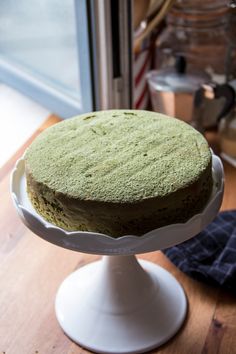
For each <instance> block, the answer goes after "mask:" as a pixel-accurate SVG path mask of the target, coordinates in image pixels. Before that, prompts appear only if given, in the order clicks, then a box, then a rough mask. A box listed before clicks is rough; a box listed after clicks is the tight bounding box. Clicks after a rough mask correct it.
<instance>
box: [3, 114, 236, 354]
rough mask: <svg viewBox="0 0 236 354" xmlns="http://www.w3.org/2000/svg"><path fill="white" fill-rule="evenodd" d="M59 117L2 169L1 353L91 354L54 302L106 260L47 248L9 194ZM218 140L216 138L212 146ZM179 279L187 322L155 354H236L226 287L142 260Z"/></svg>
mask: <svg viewBox="0 0 236 354" xmlns="http://www.w3.org/2000/svg"><path fill="white" fill-rule="evenodd" d="M58 121H59V119H58V118H57V117H54V116H51V117H49V118H48V119H47V121H46V122H45V124H44V125H43V126H42V127H41V128H40V129H38V130H37V132H36V133H35V134H34V135H33V136H32V138H31V139H30V140H29V141H28V142H26V144H25V145H24V146H23V147H22V148H21V149H19V151H18V152H17V153H16V154H15V155H14V156H13V157H12V159H10V160H9V161H8V163H7V164H5V166H4V167H3V168H2V169H1V170H0V196H1V197H0V198H1V208H0V264H1V267H0V286H1V287H0V289H1V290H0V320H1V321H0V354H1V353H2V354H3V353H4V354H36V353H38V354H51V353H52V354H54V353H57V354H85V353H89V352H88V351H86V350H84V349H82V348H80V347H79V346H78V345H76V344H75V343H73V342H72V341H71V340H70V339H68V338H67V337H66V335H65V334H64V333H63V332H62V330H61V328H60V327H59V324H58V322H57V320H56V317H55V312H54V300H55V295H56V292H57V289H58V287H59V285H60V284H61V282H62V281H63V280H64V278H65V277H66V276H67V275H69V274H70V273H71V272H72V271H74V270H75V269H77V268H79V267H81V266H83V265H84V264H87V263H89V262H92V261H94V260H97V259H98V258H99V257H98V256H91V255H86V254H82V253H77V252H73V251H69V250H66V249H62V248H59V247H57V246H54V245H52V244H50V243H47V242H46V241H43V240H42V239H40V238H39V237H37V236H36V235H34V234H33V233H32V232H31V231H29V230H28V229H27V228H26V227H25V226H24V225H23V223H22V222H21V220H20V218H19V217H18V215H17V212H16V211H15V209H14V207H13V204H12V200H11V196H10V193H9V175H10V172H11V170H12V168H13V166H14V164H15V161H16V160H17V159H18V158H19V157H20V156H21V155H22V153H23V151H24V150H25V148H26V147H27V146H28V144H29V143H30V142H31V141H32V140H33V139H34V138H35V137H36V135H37V134H39V133H40V132H41V131H42V130H43V129H45V128H46V127H47V126H49V125H51V124H54V123H56V122H58ZM210 140H211V139H210ZM224 167H225V175H226V180H225V195H224V201H223V205H222V210H226V209H233V208H236V197H235V195H236V169H234V168H233V167H231V166H230V165H228V164H227V163H225V164H224ZM140 258H143V259H147V260H149V261H152V262H154V263H158V264H159V265H161V266H162V267H164V268H165V269H167V270H168V271H169V272H171V273H172V274H173V275H174V276H175V277H176V278H177V279H178V280H179V281H180V283H181V284H182V285H183V287H184V289H185V292H186V294H187V297H188V315H187V318H186V321H185V323H184V325H183V327H182V328H181V330H180V331H179V332H178V333H177V335H176V336H175V337H174V338H172V339H171V340H170V341H169V342H168V343H166V344H165V345H163V346H161V347H160V348H158V349H156V350H153V351H152V352H151V353H162V354H200V353H201V354H234V353H236V298H235V297H233V296H232V295H230V294H228V293H226V292H224V291H223V290H222V289H219V288H211V287H208V286H206V285H204V284H202V283H199V282H197V281H194V280H193V279H191V278H189V277H188V276H186V275H185V274H183V273H182V272H180V271H179V270H178V269H177V268H176V267H175V266H173V265H172V264H171V263H170V262H169V261H168V260H167V258H166V257H165V256H164V255H163V254H162V253H161V252H159V251H158V252H152V253H148V254H143V255H140Z"/></svg>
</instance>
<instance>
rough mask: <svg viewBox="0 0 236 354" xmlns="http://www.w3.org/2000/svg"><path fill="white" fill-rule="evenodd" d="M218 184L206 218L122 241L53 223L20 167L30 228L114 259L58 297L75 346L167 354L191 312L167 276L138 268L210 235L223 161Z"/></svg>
mask: <svg viewBox="0 0 236 354" xmlns="http://www.w3.org/2000/svg"><path fill="white" fill-rule="evenodd" d="M213 178H214V188H213V192H212V195H211V197H210V199H209V201H208V203H207V205H206V206H205V208H204V210H203V211H202V213H200V214H197V215H195V216H194V217H192V218H191V219H190V220H189V221H188V222H186V223H185V224H175V225H170V226H166V227H162V228H159V229H156V230H152V231H150V232H148V233H147V234H145V235H143V236H141V237H140V236H134V235H127V236H123V237H120V238H118V239H114V238H112V237H110V236H108V235H103V234H97V233H91V232H66V231H65V230H63V229H60V228H58V227H55V226H53V225H52V224H49V223H48V222H46V221H45V220H44V219H43V218H42V217H40V216H39V215H38V214H37V213H36V211H35V210H34V209H33V208H32V206H31V204H30V202H29V200H28V198H27V194H26V181H25V173H24V160H23V159H21V160H19V161H18V162H17V164H16V167H15V170H14V171H13V173H12V179H11V192H12V196H13V200H14V204H15V206H16V209H17V210H18V213H19V215H20V217H21V218H22V221H23V222H24V223H25V225H26V226H27V227H28V228H29V229H31V230H32V231H33V232H34V233H35V234H37V235H38V236H40V237H41V238H43V239H44V240H47V241H49V242H51V243H54V244H56V245H58V246H61V247H64V248H68V249H71V250H75V251H79V252H85V253H93V254H101V255H106V256H104V257H103V258H102V260H101V261H98V262H94V263H92V264H89V265H86V266H84V267H82V268H80V269H79V270H77V271H75V272H73V273H72V274H71V275H69V276H68V277H67V278H66V279H65V280H64V281H63V283H62V284H61V286H60V288H59V290H58V293H57V296H56V304H55V309H56V316H57V319H58V321H59V323H60V325H61V327H62V329H63V330H64V332H65V333H66V334H67V335H68V336H69V337H70V338H71V339H72V340H73V341H75V342H76V343H78V344H80V345H81V346H82V347H85V348H87V349H89V350H92V351H94V352H97V353H102V354H106V353H109V354H110V353H112V354H118V353H135V354H137V353H142V352H145V351H148V350H151V349H153V348H155V347H158V346H160V345H161V344H163V343H164V342H166V341H167V340H168V339H170V338H171V337H172V336H173V335H174V334H175V333H176V332H177V331H178V329H179V328H180V327H181V325H182V323H183V321H184V319H185V316H186V310H187V301H186V297H185V294H184V291H183V289H182V287H181V285H180V284H179V283H178V281H177V280H176V279H175V278H174V277H173V276H172V275H171V274H170V273H169V272H167V271H166V270H164V269H163V268H161V267H159V266H157V265H155V264H153V263H150V262H147V261H137V259H136V258H135V256H134V255H135V254H138V253H144V252H150V251H154V250H160V249H163V248H166V247H169V246H172V245H175V244H178V243H180V242H183V241H186V240H187V239H189V238H191V237H193V236H195V235H196V234H197V233H199V232H200V231H201V230H202V229H203V228H205V227H206V226H207V225H208V224H209V223H210V222H211V221H212V220H213V219H214V217H215V216H216V214H217V213H218V211H219V208H220V205H221V202H222V197H223V189H224V177H223V167H222V163H221V161H220V159H219V158H218V157H217V156H215V155H213Z"/></svg>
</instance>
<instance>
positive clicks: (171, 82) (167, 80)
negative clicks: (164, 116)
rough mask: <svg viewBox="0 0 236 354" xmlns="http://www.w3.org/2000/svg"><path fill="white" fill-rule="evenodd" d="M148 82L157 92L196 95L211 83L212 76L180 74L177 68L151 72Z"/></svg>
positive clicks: (193, 73) (202, 73)
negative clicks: (205, 85) (203, 85)
mask: <svg viewBox="0 0 236 354" xmlns="http://www.w3.org/2000/svg"><path fill="white" fill-rule="evenodd" d="M147 80H148V83H149V85H151V87H152V88H153V89H154V90H156V91H165V92H166V91H171V92H185V93H194V92H196V91H197V90H198V89H199V87H200V86H201V85H202V84H204V83H207V82H209V81H210V76H209V75H208V74H206V73H204V72H191V73H187V72H184V73H179V72H176V70H175V68H166V69H163V70H152V71H150V72H149V73H148V74H147Z"/></svg>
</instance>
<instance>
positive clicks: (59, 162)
mask: <svg viewBox="0 0 236 354" xmlns="http://www.w3.org/2000/svg"><path fill="white" fill-rule="evenodd" d="M25 166H26V179H27V192H28V196H29V198H30V200H31V202H32V204H33V206H34V207H35V209H36V210H37V212H38V213H39V214H40V215H42V216H43V217H44V218H45V219H46V220H48V221H49V222H51V223H53V224H55V225H57V226H59V227H61V228H63V229H65V230H69V231H75V230H82V231H91V232H100V233H104V234H107V235H111V236H113V237H119V236H123V235H127V234H133V235H142V234H144V233H146V232H148V231H150V230H153V229H155V228H158V227H161V226H165V225H168V224H172V223H183V222H186V221H187V220H188V219H189V218H190V217H192V216H193V215H194V214H196V213H198V212H200V211H201V210H202V208H203V207H204V205H205V204H206V202H207V200H208V198H209V196H210V193H211V190H212V166H211V152H210V149H209V147H208V144H207V142H206V140H205V138H204V137H203V136H202V135H201V134H200V133H199V132H197V131H196V130H195V129H193V128H192V127H191V126H190V125H188V124H186V123H184V122H182V121H180V120H177V119H175V118H169V117H167V116H165V115H162V114H158V113H154V112H148V111H136V110H108V111H99V112H93V113H89V114H83V115H81V116H78V117H75V118H71V119H68V120H64V121H63V122H61V123H58V124H56V125H54V126H52V127H50V128H48V129H47V130H45V131H44V132H43V133H41V134H40V135H39V136H38V137H37V138H36V139H35V140H34V142H33V143H32V144H31V145H30V147H29V148H28V149H27V151H26V154H25Z"/></svg>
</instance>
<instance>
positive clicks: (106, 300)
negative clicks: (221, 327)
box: [55, 256, 187, 354]
mask: <svg viewBox="0 0 236 354" xmlns="http://www.w3.org/2000/svg"><path fill="white" fill-rule="evenodd" d="M55 307H56V316H57V319H58V321H59V323H60V325H61V327H62V329H63V330H64V332H65V333H66V334H67V335H68V336H69V337H70V338H71V339H72V340H73V341H75V342H76V343H78V344H79V345H81V346H82V347H84V348H87V349H89V350H91V351H94V352H97V353H103V354H106V353H111V354H119V353H123V354H124V353H135V354H137V353H143V352H145V351H148V350H151V349H153V348H156V347H158V346H160V345H161V344H163V343H165V342H166V341H167V340H168V339H170V338H171V337H172V336H173V335H174V334H175V333H176V332H177V331H178V329H179V328H180V326H181V325H182V323H183V321H184V319H185V316H186V310H187V301H186V297H185V294H184V291H183V289H182V287H181V285H180V284H179V283H178V281H177V280H176V279H175V278H174V277H173V276H172V275H171V274H170V273H169V272H167V271H166V270H164V269H163V268H161V267H159V266H157V265H155V264H153V263H150V262H147V261H140V262H138V261H137V260H136V258H135V256H104V257H103V259H102V260H101V261H98V262H94V263H91V264H89V265H86V266H84V267H82V268H80V269H79V270H77V271H75V272H74V273H72V274H71V275H69V276H68V277H67V278H66V279H65V280H64V281H63V283H62V284H61V286H60V288H59V290H58V293H57V296H56V304H55Z"/></svg>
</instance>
